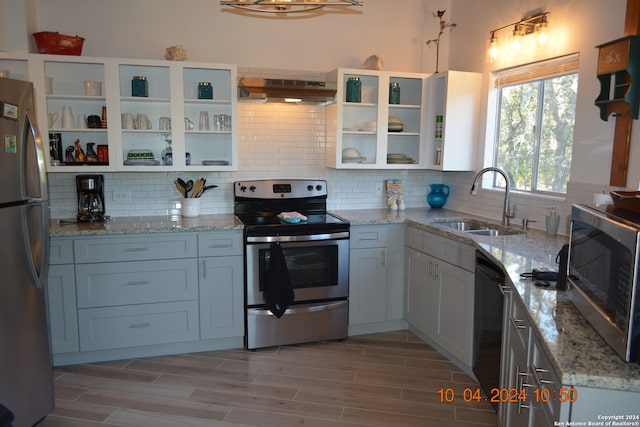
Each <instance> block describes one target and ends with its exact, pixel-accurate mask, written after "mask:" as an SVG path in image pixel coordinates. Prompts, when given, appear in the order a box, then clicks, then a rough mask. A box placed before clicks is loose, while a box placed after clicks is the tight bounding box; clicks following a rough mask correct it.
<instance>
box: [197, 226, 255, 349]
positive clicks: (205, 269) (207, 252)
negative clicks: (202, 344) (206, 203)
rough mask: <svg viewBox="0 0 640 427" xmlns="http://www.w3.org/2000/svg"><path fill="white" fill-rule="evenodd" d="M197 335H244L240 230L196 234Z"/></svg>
mask: <svg viewBox="0 0 640 427" xmlns="http://www.w3.org/2000/svg"><path fill="white" fill-rule="evenodd" d="M198 252H199V254H200V259H199V289H200V338H201V339H212V338H228V337H237V336H242V335H244V263H243V258H242V253H243V249H242V233H217V232H215V233H200V234H199V235H198Z"/></svg>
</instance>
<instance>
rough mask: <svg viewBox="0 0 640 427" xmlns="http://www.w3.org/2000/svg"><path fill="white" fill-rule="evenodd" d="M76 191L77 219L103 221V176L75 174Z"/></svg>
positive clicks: (80, 220) (81, 220)
mask: <svg viewBox="0 0 640 427" xmlns="http://www.w3.org/2000/svg"><path fill="white" fill-rule="evenodd" d="M76 190H77V192H78V217H77V218H78V221H79V222H93V221H104V220H105V219H106V218H105V214H104V213H105V210H104V177H103V176H102V175H76Z"/></svg>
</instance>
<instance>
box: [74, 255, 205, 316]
mask: <svg viewBox="0 0 640 427" xmlns="http://www.w3.org/2000/svg"><path fill="white" fill-rule="evenodd" d="M76 287H77V295H78V307H81V308H88V307H102V306H107V305H126V304H143V303H155V302H168V301H183V300H195V299H198V263H197V260H196V259H195V258H194V259H175V260H163V261H140V262H115V263H100V264H79V265H77V266H76Z"/></svg>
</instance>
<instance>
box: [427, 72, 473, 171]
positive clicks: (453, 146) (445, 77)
mask: <svg viewBox="0 0 640 427" xmlns="http://www.w3.org/2000/svg"><path fill="white" fill-rule="evenodd" d="M481 83H482V81H481V74H480V73H469V72H461V71H446V72H443V73H439V74H434V75H432V76H431V77H429V80H428V93H429V105H428V108H427V109H428V121H429V126H428V127H429V131H428V134H429V137H428V138H427V141H428V155H427V157H428V166H427V167H428V168H429V169H435V170H442V171H470V170H474V159H475V150H476V148H475V147H476V141H477V139H478V122H479V120H480V90H481Z"/></svg>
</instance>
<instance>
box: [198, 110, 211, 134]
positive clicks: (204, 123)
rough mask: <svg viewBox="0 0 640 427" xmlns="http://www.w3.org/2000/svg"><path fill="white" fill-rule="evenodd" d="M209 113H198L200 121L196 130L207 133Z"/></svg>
mask: <svg viewBox="0 0 640 427" xmlns="http://www.w3.org/2000/svg"><path fill="white" fill-rule="evenodd" d="M210 129H211V128H210V127H209V113H207V112H206V111H200V121H199V122H198V130H200V131H209V130H210Z"/></svg>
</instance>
